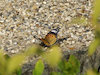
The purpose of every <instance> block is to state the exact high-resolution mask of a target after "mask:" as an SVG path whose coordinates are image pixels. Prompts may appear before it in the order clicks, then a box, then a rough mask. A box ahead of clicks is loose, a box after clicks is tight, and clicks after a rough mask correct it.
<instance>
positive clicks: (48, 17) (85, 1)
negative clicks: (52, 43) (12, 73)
mask: <svg viewBox="0 0 100 75" xmlns="http://www.w3.org/2000/svg"><path fill="white" fill-rule="evenodd" d="M92 2H93V1H92V0H2V1H0V48H2V49H3V50H5V51H6V53H7V54H9V55H12V54H16V53H19V52H20V51H22V50H25V48H26V47H27V46H28V45H29V44H40V42H41V41H40V40H38V39H37V38H43V37H45V35H46V34H47V33H48V32H49V31H50V30H52V29H53V28H57V27H60V28H61V29H60V31H59V33H58V39H61V38H65V37H68V36H69V38H68V39H67V40H64V41H62V42H60V43H59V46H60V47H61V49H62V51H63V52H64V53H66V54H65V55H67V54H75V55H76V56H77V57H78V58H79V59H80V61H81V63H84V64H86V65H84V66H83V67H82V68H83V69H82V72H84V71H85V70H86V69H85V68H86V67H87V65H88V66H89V65H90V63H91V61H89V59H90V58H89V59H88V58H87V48H88V46H89V45H90V43H91V41H92V40H93V39H94V37H95V36H94V32H93V28H92V27H91V22H90V20H91V13H92V6H93V5H92ZM36 37H37V38H36ZM80 52H81V53H80ZM78 53H79V54H78ZM82 53H83V54H82ZM98 53H100V52H98ZM77 54H78V55H77ZM97 57H98V56H97ZM93 58H95V57H94V56H93ZM87 62H89V64H87ZM94 63H97V64H98V62H96V60H95V62H94ZM28 68H30V67H29V66H28V67H27V69H28ZM25 73H26V72H25ZM27 75H28V74H27Z"/></svg>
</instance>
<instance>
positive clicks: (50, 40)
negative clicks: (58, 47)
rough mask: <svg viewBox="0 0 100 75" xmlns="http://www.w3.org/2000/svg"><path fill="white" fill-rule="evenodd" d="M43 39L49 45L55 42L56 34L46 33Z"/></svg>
mask: <svg viewBox="0 0 100 75" xmlns="http://www.w3.org/2000/svg"><path fill="white" fill-rule="evenodd" d="M45 40H46V41H47V42H48V43H49V45H50V46H51V45H53V44H55V42H56V40H57V38H56V35H54V34H47V35H46V37H45Z"/></svg>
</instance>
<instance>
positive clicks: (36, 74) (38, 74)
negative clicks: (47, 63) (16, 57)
mask: <svg viewBox="0 0 100 75" xmlns="http://www.w3.org/2000/svg"><path fill="white" fill-rule="evenodd" d="M43 70H44V64H43V62H42V60H39V61H38V62H37V63H36V65H35V69H34V70H33V75H42V73H43Z"/></svg>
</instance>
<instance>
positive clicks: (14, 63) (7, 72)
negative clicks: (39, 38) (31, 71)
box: [0, 46, 41, 75]
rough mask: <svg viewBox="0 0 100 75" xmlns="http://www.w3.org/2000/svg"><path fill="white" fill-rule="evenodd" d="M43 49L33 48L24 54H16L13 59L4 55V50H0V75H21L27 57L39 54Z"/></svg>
mask: <svg viewBox="0 0 100 75" xmlns="http://www.w3.org/2000/svg"><path fill="white" fill-rule="evenodd" d="M39 50H41V48H40V47H39V46H31V47H29V48H28V49H27V50H26V51H25V52H24V53H20V54H16V55H14V56H12V57H9V56H8V55H4V52H3V50H0V60H1V61H0V75H14V74H15V73H16V74H17V75H21V65H22V64H23V61H25V59H26V57H28V56H30V55H34V54H39V53H40V51H39Z"/></svg>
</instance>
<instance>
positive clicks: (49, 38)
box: [40, 27, 60, 47]
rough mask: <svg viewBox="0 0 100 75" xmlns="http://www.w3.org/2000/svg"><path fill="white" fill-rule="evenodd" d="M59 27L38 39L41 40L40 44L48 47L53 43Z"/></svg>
mask: <svg viewBox="0 0 100 75" xmlns="http://www.w3.org/2000/svg"><path fill="white" fill-rule="evenodd" d="M59 29H60V28H59V27H57V28H56V29H52V30H51V31H50V32H49V33H48V34H47V35H46V36H45V38H41V39H40V40H41V41H42V43H41V45H42V46H47V47H50V46H52V45H54V44H55V43H56V41H57V34H58V32H59Z"/></svg>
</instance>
